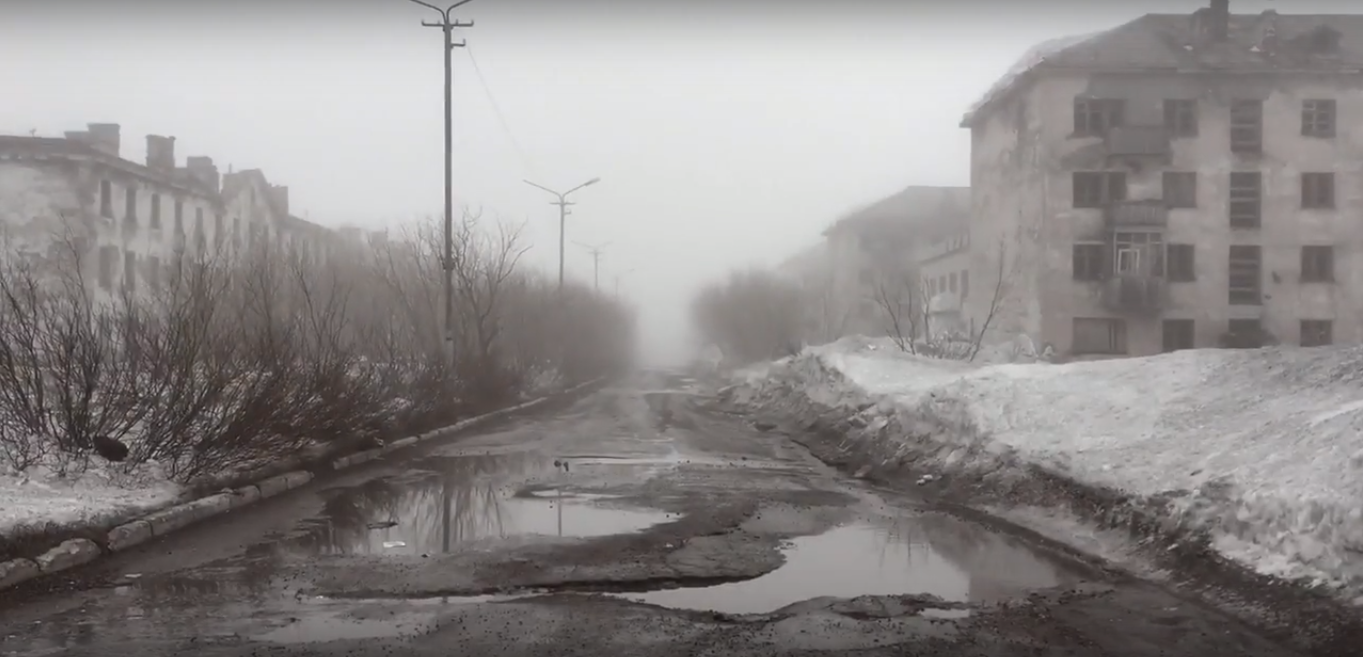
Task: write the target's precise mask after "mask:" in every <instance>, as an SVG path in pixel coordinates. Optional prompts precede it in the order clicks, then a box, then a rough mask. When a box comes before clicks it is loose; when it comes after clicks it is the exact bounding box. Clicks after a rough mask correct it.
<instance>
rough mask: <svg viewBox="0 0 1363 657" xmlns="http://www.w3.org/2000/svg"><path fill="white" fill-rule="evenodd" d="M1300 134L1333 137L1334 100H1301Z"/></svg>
mask: <svg viewBox="0 0 1363 657" xmlns="http://www.w3.org/2000/svg"><path fill="white" fill-rule="evenodd" d="M1301 134H1302V136H1303V137H1334V136H1335V101H1333V100H1303V101H1302V102H1301Z"/></svg>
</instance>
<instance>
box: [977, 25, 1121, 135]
mask: <svg viewBox="0 0 1363 657" xmlns="http://www.w3.org/2000/svg"><path fill="white" fill-rule="evenodd" d="M1101 34H1103V32H1101V31H1100V32H1089V33H1087V34H1079V35H1073V36H1066V37H1060V38H1058V39H1050V40H1048V41H1043V42H1041V43H1038V44H1036V45H1035V46H1032V47H1031V48H1029V49H1028V50H1027V52H1025V53H1023V55H1022V57H1020V58H1018V60H1017V62H1015V63H1014V64H1013V65H1012V67H1010V68H1009V69H1008V72H1007V73H1004V74H1003V77H1001V78H999V79H998V80H996V81H995V82H994V84H993V86H991V87H989V91H986V92H985V93H984V95H983V96H981V97H980V99H979V100H977V101H975V103H974V104H973V105H971V106H970V109H968V110H966V113H965V118H964V119H962V120H961V123H962V124H967V123H970V122H971V120H972V119H974V117H975V112H977V111H979V109H980V108H982V107H984V106H985V105H988V104H989V103H990V102H992V101H993V100H994V99H995V98H998V97H999V96H1002V95H1003V94H1005V93H1007V92H1008V90H1009V89H1010V88H1012V86H1013V85H1014V84H1015V83H1016V82H1017V81H1018V78H1020V77H1022V75H1024V74H1025V73H1027V72H1029V71H1031V70H1032V69H1034V68H1036V67H1037V66H1038V65H1040V64H1041V63H1042V62H1044V61H1046V58H1047V57H1049V56H1051V55H1054V54H1058V53H1060V52H1061V51H1063V50H1065V49H1067V48H1070V47H1072V46H1076V45H1078V44H1080V43H1083V42H1085V41H1088V40H1089V39H1092V38H1094V37H1096V36H1099V35H1101Z"/></svg>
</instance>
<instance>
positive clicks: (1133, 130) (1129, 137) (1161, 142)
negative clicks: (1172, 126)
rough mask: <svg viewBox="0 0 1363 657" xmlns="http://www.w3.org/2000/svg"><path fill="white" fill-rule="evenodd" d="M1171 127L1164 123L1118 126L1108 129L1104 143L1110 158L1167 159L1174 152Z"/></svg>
mask: <svg viewBox="0 0 1363 657" xmlns="http://www.w3.org/2000/svg"><path fill="white" fill-rule="evenodd" d="M1172 141H1173V140H1172V138H1171V136H1170V135H1169V129H1168V128H1166V127H1164V126H1162V125H1128V126H1118V127H1114V128H1112V129H1110V130H1108V131H1107V136H1106V138H1105V139H1104V140H1103V145H1104V147H1105V148H1106V150H1107V157H1108V159H1112V158H1156V159H1167V158H1168V157H1169V156H1170V154H1171V153H1172V152H1173V149H1172Z"/></svg>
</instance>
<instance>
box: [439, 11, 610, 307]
mask: <svg viewBox="0 0 1363 657" xmlns="http://www.w3.org/2000/svg"><path fill="white" fill-rule="evenodd" d="M415 1H416V0H413V2H415ZM467 1H468V0H465V2H467ZM523 182H524V183H525V184H527V185H530V186H531V187H537V188H539V189H542V190H544V191H546V192H549V193H550V194H553V195H554V196H557V197H558V200H557V201H549V205H557V206H558V289H559V290H560V291H562V290H563V247H564V241H563V239H564V238H563V235H564V228H565V226H566V225H567V223H568V206H570V205H573V203H570V202H569V201H568V195H569V194H572V193H573V192H575V191H577V190H579V189H582V188H583V187H587V186H588V185H595V184H596V183H599V182H601V179H600V178H592V179H591V180H588V181H587V182H584V183H582V184H581V185H578V186H577V187H574V188H572V189H570V190H568V191H566V192H556V191H554V190H552V189H549V188H548V187H545V186H544V185H541V184H539V183H534V182H530V181H529V180H526V181H523Z"/></svg>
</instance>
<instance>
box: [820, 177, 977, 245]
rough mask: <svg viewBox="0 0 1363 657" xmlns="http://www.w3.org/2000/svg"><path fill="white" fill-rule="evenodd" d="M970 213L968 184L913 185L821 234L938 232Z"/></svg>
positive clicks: (846, 217)
mask: <svg viewBox="0 0 1363 657" xmlns="http://www.w3.org/2000/svg"><path fill="white" fill-rule="evenodd" d="M969 217H970V188H969V187H928V186H920V185H914V186H911V187H907V188H905V189H903V190H901V191H900V192H898V193H896V194H894V195H893V196H889V197H886V198H883V199H881V200H879V201H876V202H874V203H871V204H870V205H867V206H864V207H862V208H860V209H858V210H853V211H852V212H849V213H847V214H845V215H843V216H842V217H841V218H840V219H838V220H837V221H836V222H834V224H833V225H832V226H829V227H828V230H825V231H824V235H831V234H834V233H838V232H842V231H856V232H860V233H867V232H876V233H882V232H883V233H895V232H900V231H904V230H926V231H930V232H937V231H939V230H941V229H943V228H946V227H948V226H950V225H953V224H955V223H957V222H958V221H959V222H965V221H967V220H968V219H969Z"/></svg>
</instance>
